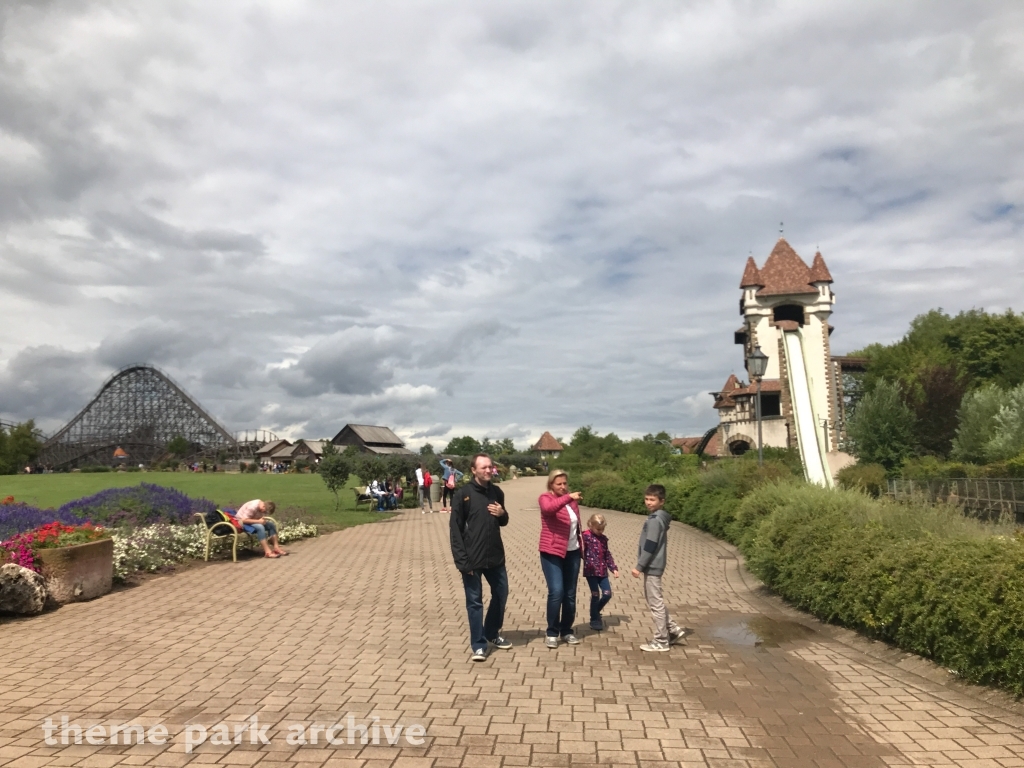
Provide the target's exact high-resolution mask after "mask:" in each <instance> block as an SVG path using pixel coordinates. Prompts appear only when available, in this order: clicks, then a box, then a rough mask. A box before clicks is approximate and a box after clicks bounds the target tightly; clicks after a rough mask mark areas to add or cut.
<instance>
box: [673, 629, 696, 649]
mask: <svg viewBox="0 0 1024 768" xmlns="http://www.w3.org/2000/svg"><path fill="white" fill-rule="evenodd" d="M692 634H693V630H692V629H690V628H689V627H683V628H681V629H680V630H679V632H669V635H668V644H669V645H686V636H687V635H692Z"/></svg>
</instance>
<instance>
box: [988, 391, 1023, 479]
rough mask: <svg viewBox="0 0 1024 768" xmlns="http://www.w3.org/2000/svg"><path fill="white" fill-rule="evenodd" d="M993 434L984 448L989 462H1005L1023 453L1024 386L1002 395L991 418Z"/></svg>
mask: <svg viewBox="0 0 1024 768" xmlns="http://www.w3.org/2000/svg"><path fill="white" fill-rule="evenodd" d="M993 422H994V427H995V429H994V434H993V435H992V439H991V440H990V441H989V442H988V444H987V445H986V446H985V455H986V457H987V458H988V459H989V460H990V461H1005V460H1006V459H1012V458H1014V457H1016V456H1018V455H1020V454H1021V453H1024V384H1021V385H1019V386H1017V387H1014V388H1013V389H1011V390H1010V391H1009V392H1006V393H1004V394H1003V402H1002V405H1000V407H999V411H998V413H996V415H995V417H994V418H993Z"/></svg>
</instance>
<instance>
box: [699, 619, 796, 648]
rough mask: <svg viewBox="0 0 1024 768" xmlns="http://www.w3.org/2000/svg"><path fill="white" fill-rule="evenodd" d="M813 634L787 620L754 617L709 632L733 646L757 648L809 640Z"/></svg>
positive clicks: (775, 646)
mask: <svg viewBox="0 0 1024 768" xmlns="http://www.w3.org/2000/svg"><path fill="white" fill-rule="evenodd" d="M814 634H815V632H814V630H813V629H811V628H810V627H805V626H804V625H803V624H798V623H797V622H795V621H789V620H788V619H772V618H769V617H768V616H755V617H752V618H749V619H744V620H743V621H738V622H735V621H734V622H732V623H731V624H722V625H721V626H718V627H715V628H714V629H713V630H712V631H711V635H712V637H716V638H718V639H719V640H725V641H726V642H727V643H732V644H733V645H746V646H749V647H757V648H778V647H779V645H780V644H782V643H793V642H796V641H798V640H809V639H810V638H811V637H813V636H814Z"/></svg>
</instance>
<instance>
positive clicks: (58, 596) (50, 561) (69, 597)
mask: <svg viewBox="0 0 1024 768" xmlns="http://www.w3.org/2000/svg"><path fill="white" fill-rule="evenodd" d="M36 558H37V559H38V560H39V563H40V566H41V568H40V570H41V571H42V574H43V578H44V579H46V588H47V590H49V593H50V599H51V600H53V601H54V602H56V603H60V604H63V603H73V602H76V601H78V600H91V599H92V598H94V597H99V596H100V595H105V594H107V592H109V591H110V590H111V587H113V583H114V540H113V539H100V540H99V541H90V542H89V543H88V544H76V545H75V546H73V547H57V548H54V549H37V550H36Z"/></svg>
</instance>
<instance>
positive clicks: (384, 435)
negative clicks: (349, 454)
mask: <svg viewBox="0 0 1024 768" xmlns="http://www.w3.org/2000/svg"><path fill="white" fill-rule="evenodd" d="M331 442H332V443H334V444H335V445H336V446H338V447H339V448H340V449H341V450H345V449H346V448H348V447H349V446H350V445H351V446H355V447H356V448H358V449H359V451H360V452H361V453H375V454H377V455H378V456H386V455H390V454H398V455H402V456H414V455H416V452H415V451H410V450H409V449H408V448H406V447H405V442H404V441H403V440H402V438H400V437H399V436H398V435H396V434H395V433H394V432H393V431H392V430H391V428H390V427H381V426H373V425H370V424H346V425H345V426H344V427H342V429H341V431H340V432H339V433H338V434H336V435H335V436H334V437H333V438H332V439H331Z"/></svg>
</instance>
